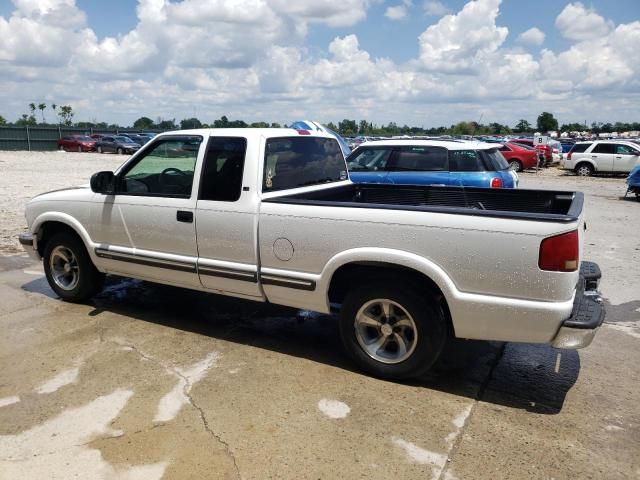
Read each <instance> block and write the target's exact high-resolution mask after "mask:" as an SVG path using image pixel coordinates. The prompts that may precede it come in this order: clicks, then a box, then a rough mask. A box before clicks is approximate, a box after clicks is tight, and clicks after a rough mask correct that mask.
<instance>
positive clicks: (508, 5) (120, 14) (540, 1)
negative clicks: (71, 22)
mask: <svg viewBox="0 0 640 480" xmlns="http://www.w3.org/2000/svg"><path fill="white" fill-rule="evenodd" d="M393 3H395V2H380V3H378V4H374V5H373V6H372V7H371V8H370V9H369V10H368V12H367V21H366V22H362V23H359V24H357V25H354V26H350V27H337V28H327V27H326V26H317V25H314V26H312V27H311V28H310V30H309V36H308V38H307V42H308V43H307V45H308V46H309V47H310V48H312V49H318V50H321V51H324V50H326V46H327V45H328V44H329V43H330V42H331V40H333V39H334V38H335V37H336V36H344V35H348V34H351V33H355V34H356V35H357V36H358V38H359V39H360V45H361V46H362V48H363V49H365V50H367V51H368V52H370V53H371V54H372V55H375V56H380V57H389V58H392V59H394V60H396V61H406V60H409V59H410V58H413V57H414V56H415V55H416V54H417V52H418V43H417V41H416V38H417V37H418V35H420V33H421V32H422V31H423V30H424V29H425V28H426V27H427V26H429V25H430V24H433V23H436V22H437V21H438V19H439V18H438V17H436V16H429V15H427V14H426V13H424V11H423V8H422V4H421V2H414V5H413V6H412V7H411V13H412V14H411V15H410V16H408V17H407V18H404V19H403V20H401V21H397V22H393V21H389V20H388V19H386V18H385V17H384V12H385V9H386V8H387V7H388V6H389V5H390V4H393ZM441 3H442V4H443V5H445V6H446V7H448V8H449V9H450V10H451V11H452V12H456V11H458V10H460V9H461V8H462V7H463V6H464V4H465V3H467V1H465V0H456V1H447V0H443V1H442V2H441ZM567 3H569V2H564V1H559V0H536V1H535V2H532V1H531V0H505V1H504V2H503V3H502V5H501V8H500V16H499V17H498V23H499V24H500V25H505V26H507V27H509V31H510V32H511V34H510V35H509V38H508V39H507V41H506V45H507V46H510V45H512V44H514V43H515V40H516V36H517V35H518V34H520V33H522V32H524V31H526V30H528V29H530V28H532V27H538V28H540V29H541V30H542V31H543V32H544V33H545V34H546V39H545V43H544V45H543V46H544V47H546V48H550V49H552V50H556V49H559V48H567V47H568V46H569V42H567V41H566V40H565V39H564V38H563V37H562V35H560V32H559V31H558V30H557V29H556V28H555V26H554V24H553V23H554V20H555V18H556V17H557V16H558V14H559V13H560V12H561V11H562V9H563V8H564V7H565V5H566V4H567ZM583 3H584V4H585V5H588V6H590V7H593V8H595V9H596V10H598V11H600V12H602V13H606V16H607V18H609V19H611V20H613V21H614V22H615V23H616V24H617V23H624V22H627V21H629V19H635V20H639V19H640V0H597V1H590V2H583ZM76 4H77V5H78V7H79V8H81V9H82V10H84V11H85V12H86V14H87V16H88V18H89V24H90V25H91V27H92V28H93V30H94V31H95V32H96V34H97V35H98V36H101V37H105V36H118V35H123V34H125V33H127V32H128V31H130V30H132V29H133V28H135V26H136V24H137V22H138V19H137V17H136V6H137V2H136V1H135V0H110V1H109V2H108V6H106V4H105V2H104V0H77V2H76ZM12 11H13V4H12V2H11V1H9V0H2V8H1V9H0V15H7V14H9V13H10V12H12Z"/></svg>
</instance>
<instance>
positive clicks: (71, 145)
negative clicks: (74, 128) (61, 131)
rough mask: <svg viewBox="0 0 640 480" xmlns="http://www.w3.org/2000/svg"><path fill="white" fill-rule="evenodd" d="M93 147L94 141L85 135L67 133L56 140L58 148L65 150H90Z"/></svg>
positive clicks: (94, 145) (93, 148)
mask: <svg viewBox="0 0 640 480" xmlns="http://www.w3.org/2000/svg"><path fill="white" fill-rule="evenodd" d="M95 147H96V141H95V140H94V139H93V138H91V137H88V136H86V135H68V136H66V137H62V138H61V139H60V140H58V150H65V151H67V152H69V151H74V152H91V151H93V150H95Z"/></svg>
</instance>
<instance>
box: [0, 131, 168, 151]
mask: <svg viewBox="0 0 640 480" xmlns="http://www.w3.org/2000/svg"><path fill="white" fill-rule="evenodd" d="M139 132H140V130H137V129H133V128H120V129H108V128H102V129H98V128H89V129H87V128H75V127H63V126H60V127H5V126H1V127H0V150H37V151H44V150H57V148H58V139H60V138H62V137H66V136H67V135H92V134H94V133H109V134H115V135H117V134H119V133H139ZM145 132H154V133H159V132H158V131H156V130H145Z"/></svg>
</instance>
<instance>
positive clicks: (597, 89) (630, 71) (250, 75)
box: [0, 0, 640, 126]
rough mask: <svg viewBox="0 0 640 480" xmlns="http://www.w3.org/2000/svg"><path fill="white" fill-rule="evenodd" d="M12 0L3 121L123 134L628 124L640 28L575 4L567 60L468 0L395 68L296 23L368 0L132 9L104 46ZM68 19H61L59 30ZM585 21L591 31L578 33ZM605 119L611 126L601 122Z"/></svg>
mask: <svg viewBox="0 0 640 480" xmlns="http://www.w3.org/2000/svg"><path fill="white" fill-rule="evenodd" d="M375 1H376V2H377V1H378V0H375ZM15 3H16V9H15V11H14V12H13V13H12V15H11V16H9V17H6V18H3V17H0V38H2V42H1V43H0V68H2V76H1V79H0V105H1V106H2V108H1V109H2V111H0V114H1V115H3V116H4V117H5V118H8V119H16V118H18V117H19V116H20V114H22V113H25V112H26V111H27V107H26V105H27V104H28V103H30V102H33V101H36V102H39V101H46V102H48V103H53V102H55V103H57V104H59V105H60V104H71V105H72V106H73V107H74V110H76V112H77V113H76V119H78V120H91V119H97V120H99V121H100V120H106V121H108V122H119V123H122V124H130V123H132V122H133V120H135V119H136V118H138V117H140V116H142V115H146V116H150V117H152V118H156V117H163V118H177V120H180V119H181V118H185V117H189V116H192V115H194V111H196V112H195V114H196V116H198V117H199V118H201V120H203V121H206V122H211V121H213V120H214V119H215V118H219V117H220V116H221V115H223V114H224V115H227V116H228V117H229V118H243V119H244V120H246V121H256V120H268V121H279V122H288V121H291V120H293V119H294V118H295V117H304V118H317V119H318V120H321V121H329V120H332V121H337V120H340V119H342V118H357V119H360V118H366V119H368V120H372V121H374V122H376V123H382V122H384V123H386V122H389V121H392V120H393V121H396V122H398V123H407V124H410V125H411V124H413V125H425V126H429V125H441V124H447V123H454V122H457V121H460V120H468V119H478V118H479V117H480V115H481V114H484V118H485V119H491V121H499V122H501V123H504V122H511V121H512V120H517V119H518V118H521V117H523V116H525V117H526V115H527V114H530V116H533V117H535V114H537V113H536V112H539V111H542V110H543V109H544V110H548V111H553V112H554V113H557V116H560V115H561V116H562V118H563V119H566V120H567V121H569V120H571V119H574V118H575V119H579V120H584V119H585V118H594V119H602V120H604V121H606V120H612V121H615V120H636V119H637V105H638V102H639V101H640V80H639V79H640V66H638V65H637V62H633V61H630V59H632V58H634V56H635V55H636V54H637V52H638V51H640V21H635V22H630V23H625V24H620V25H613V24H612V23H611V22H610V21H609V20H606V19H605V18H603V17H602V16H600V15H599V14H598V13H597V12H596V11H594V10H593V9H589V10H588V9H586V8H585V7H583V6H582V5H581V4H577V3H573V4H570V5H569V6H570V7H571V8H569V6H568V7H567V8H565V10H564V11H563V13H562V14H560V16H559V17H558V20H557V23H559V24H562V23H563V22H564V21H566V19H567V18H568V16H567V15H569V14H570V15H573V17H572V18H574V20H577V22H578V24H579V25H582V26H579V25H576V26H575V28H574V29H573V30H571V29H567V28H565V29H564V30H563V32H564V35H565V36H567V38H569V37H571V38H574V40H570V46H569V47H568V48H567V49H565V50H555V51H554V50H550V49H545V50H542V52H539V53H535V54H533V53H532V54H529V53H525V52H524V51H523V50H522V49H521V48H509V47H507V46H505V39H506V37H507V35H508V29H507V27H506V26H503V25H499V24H498V22H499V19H500V16H499V13H500V8H501V1H500V0H473V1H469V2H467V3H466V5H464V7H463V8H462V9H461V10H460V11H457V12H454V13H453V14H447V15H445V16H443V17H442V18H440V19H438V21H437V22H436V23H434V24H433V25H431V26H428V27H427V28H426V29H425V31H424V32H423V33H422V34H421V35H420V36H419V38H418V39H417V43H418V45H417V46H418V55H417V56H416V57H415V58H413V59H411V60H409V61H404V62H398V61H393V60H391V59H388V58H379V57H377V56H376V55H375V54H374V53H373V52H371V51H367V49H366V48H364V47H363V45H361V43H360V42H359V39H358V37H357V36H356V35H354V34H350V33H349V30H348V29H347V33H344V34H341V35H340V36H337V37H335V38H334V39H333V40H332V41H331V42H329V43H328V45H324V46H318V45H314V46H310V45H309V42H308V41H307V40H306V37H305V34H306V31H307V28H308V26H309V25H312V24H313V25H315V27H314V28H315V29H318V30H320V29H324V30H325V32H326V31H327V30H328V29H330V28H333V26H340V27H341V28H344V27H345V26H347V25H354V24H355V23H357V22H360V21H363V20H364V19H365V18H366V14H367V9H368V7H369V6H370V4H373V3H374V0H340V1H339V0H326V1H320V0H316V1H314V2H312V1H310V0H300V1H299V2H293V3H292V2H290V1H288V0H286V1H285V0H269V1H267V0H211V1H205V0H182V1H181V2H178V1H169V0H139V2H138V7H137V10H136V11H137V16H138V23H137V25H136V26H135V28H133V29H132V30H131V31H129V32H125V33H124V34H123V35H119V36H115V37H99V36H98V35H97V34H96V33H95V32H94V31H93V30H92V28H91V25H88V24H87V17H86V15H85V14H84V12H82V11H81V10H80V9H79V8H78V6H77V5H76V3H75V2H74V0H42V1H37V0H15ZM435 3H436V2H426V3H425V4H422V5H424V6H425V8H426V6H427V4H435ZM392 6H397V7H405V8H406V9H409V8H410V7H411V6H412V4H411V2H409V1H403V0H395V2H393V4H392ZM440 6H442V5H440ZM430 8H432V10H425V12H427V13H428V12H429V11H431V12H432V13H434V14H435V13H436V11H437V8H439V7H437V6H433V5H431V7H430ZM443 8H444V7H443ZM407 11H408V10H407ZM567 12H569V13H567ZM572 12H573V13H572ZM576 12H577V13H576ZM442 13H446V12H444V11H443V10H440V11H439V14H442ZM65 15H67V16H68V17H69V18H70V19H71V21H70V24H69V25H63V24H61V23H60V18H62V17H64V16H65ZM570 15H569V16H570ZM584 23H590V24H592V25H594V26H595V27H594V28H596V29H598V28H600V29H601V31H600V34H599V35H598V36H597V37H595V36H591V35H586V34H585V33H584ZM598 25H600V27H598ZM518 41H519V42H523V43H529V44H531V45H539V44H541V43H542V42H543V41H544V33H543V32H541V31H539V30H538V29H535V28H534V29H530V30H529V31H527V32H524V33H522V34H521V35H520V36H519V37H518ZM603 92H606V102H603V100H602V98H603ZM607 109H611V110H610V111H611V112H612V113H611V115H612V117H611V118H603V117H602V115H606V114H607V112H608V111H609V110H607ZM529 112H532V113H529ZM531 120H535V118H532V119H531Z"/></svg>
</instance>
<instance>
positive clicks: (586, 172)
mask: <svg viewBox="0 0 640 480" xmlns="http://www.w3.org/2000/svg"><path fill="white" fill-rule="evenodd" d="M575 172H576V175H578V176H579V177H590V176H591V175H593V167H592V166H591V165H590V164H588V163H585V162H583V163H579V164H578V165H576V168H575Z"/></svg>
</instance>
